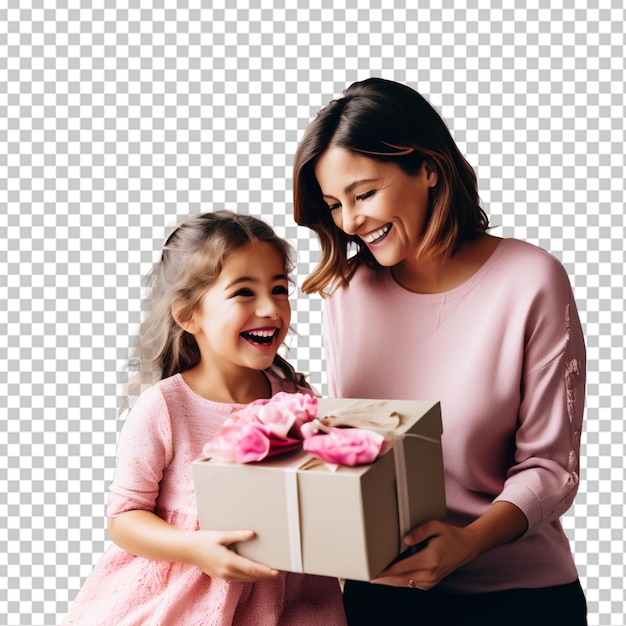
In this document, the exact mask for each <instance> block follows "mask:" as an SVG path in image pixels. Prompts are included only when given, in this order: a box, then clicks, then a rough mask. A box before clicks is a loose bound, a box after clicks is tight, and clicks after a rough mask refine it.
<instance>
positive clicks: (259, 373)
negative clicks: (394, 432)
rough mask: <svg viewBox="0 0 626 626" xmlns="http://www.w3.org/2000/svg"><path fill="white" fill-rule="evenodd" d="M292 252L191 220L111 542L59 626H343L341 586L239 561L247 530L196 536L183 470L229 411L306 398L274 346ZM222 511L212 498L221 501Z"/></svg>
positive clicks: (146, 337)
mask: <svg viewBox="0 0 626 626" xmlns="http://www.w3.org/2000/svg"><path fill="white" fill-rule="evenodd" d="M293 266H294V264H293V260H292V250H291V248H290V246H289V244H288V243H287V242H285V241H283V240H282V239H280V238H278V237H277V236H276V234H275V233H274V232H273V230H272V229H271V228H270V227H269V226H268V225H267V224H265V223H264V222H262V221H260V220H258V219H256V218H254V217H251V216H247V215H237V214H234V213H231V212H228V211H218V212H215V213H206V214H202V215H196V216H192V217H190V218H188V219H187V220H185V221H184V222H183V223H182V224H181V225H180V226H179V227H178V228H177V229H176V230H175V231H174V232H173V233H172V235H171V236H170V237H169V239H168V240H167V242H166V244H165V247H164V248H163V253H162V256H161V260H160V262H159V263H158V264H157V265H156V267H155V269H154V271H153V273H152V276H151V277H152V289H151V294H150V297H149V304H150V307H149V312H148V314H147V317H146V320H145V323H144V324H143V327H142V333H141V337H140V342H139V345H138V348H137V354H138V356H139V358H140V359H141V373H142V374H143V375H144V377H145V376H146V375H149V374H150V373H154V372H156V374H157V376H158V378H160V379H161V380H160V381H159V382H157V383H156V384H154V385H153V386H152V387H151V388H149V389H148V390H146V391H145V392H144V393H143V394H142V395H141V397H140V398H139V399H138V400H137V403H136V404H135V406H134V407H133V408H132V410H131V412H130V413H129V415H128V418H127V420H126V422H125V424H124V428H123V431H122V433H121V436H120V441H119V447H118V466H117V470H116V474H115V478H114V480H113V483H112V485H111V488H110V496H109V502H108V509H107V516H108V526H109V532H110V534H111V537H112V539H113V541H114V544H115V545H112V546H111V548H110V549H109V550H108V551H107V553H106V554H105V555H104V557H103V558H102V559H101V560H100V562H99V563H98V564H97V566H96V567H95V569H94V571H93V572H92V574H91V576H90V577H89V578H88V579H87V581H86V582H85V584H84V585H83V587H82V589H81V591H80V592H79V594H78V596H77V597H76V600H75V602H74V603H73V605H72V606H71V608H70V611H69V613H68V615H67V618H66V620H65V622H64V623H65V624H68V625H69V624H80V625H81V626H85V625H87V624H102V625H105V624H106V625H111V624H115V625H116V626H130V625H142V626H147V625H157V624H158V625H163V626H165V625H185V626H192V625H195V624H197V625H203V626H206V625H223V626H226V625H230V624H242V625H246V626H248V625H251V624H259V625H260V624H262V625H268V626H269V625H273V624H277V625H278V624H280V625H281V626H283V625H288V624H293V625H294V626H296V625H298V626H301V625H302V624H328V625H330V624H338V625H343V624H345V618H344V613H343V607H342V600H341V590H340V587H339V582H338V581H337V580H336V579H331V578H324V577H318V576H308V575H303V574H292V573H285V572H278V571H275V570H273V569H270V568H269V567H266V566H264V565H261V564H259V563H255V562H253V561H250V560H248V559H246V558H243V557H241V556H239V555H238V554H237V553H236V551H235V550H234V549H232V547H231V546H232V544H236V543H237V542H240V541H248V540H250V539H252V538H253V537H254V532H253V530H247V529H243V530H237V531H220V530H218V529H216V530H213V531H206V530H204V531H201V530H199V529H198V520H197V516H196V502H195V495H194V490H193V484H192V477H191V465H190V464H191V462H192V461H193V460H194V459H196V458H198V457H199V456H201V453H202V447H203V446H204V444H205V443H206V442H207V441H209V440H210V439H212V438H213V437H214V436H216V435H217V433H218V432H219V430H220V428H221V426H222V424H223V422H224V421H225V420H226V418H227V417H228V416H229V415H230V414H231V413H232V412H233V411H235V410H238V409H241V408H242V407H243V405H245V404H247V403H249V402H251V401H252V400H255V399H257V398H267V397H271V396H272V395H274V394H275V393H276V392H278V391H281V390H283V391H290V392H296V391H305V392H308V393H311V391H310V389H309V388H308V386H307V385H306V383H305V381H304V379H303V377H302V376H301V375H299V374H297V373H296V372H295V371H294V370H293V368H292V367H291V366H290V365H289V364H288V363H287V362H286V361H285V360H284V359H283V358H281V357H280V356H279V355H278V354H277V351H278V349H279V347H280V346H281V344H282V343H283V340H284V339H285V336H286V335H287V332H288V330H289V323H290V316H291V310H290V305H289V299H288V295H289V273H290V271H291V270H292V269H293ZM217 504H218V503H216V505H217Z"/></svg>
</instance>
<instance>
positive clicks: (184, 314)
mask: <svg viewBox="0 0 626 626" xmlns="http://www.w3.org/2000/svg"><path fill="white" fill-rule="evenodd" d="M171 311H172V317H173V318H174V321H175V322H176V323H177V324H178V325H179V326H180V327H181V328H182V329H183V330H185V331H187V332H188V333H189V334H190V335H195V334H196V333H197V332H198V330H199V329H198V324H196V321H195V315H194V314H193V313H190V312H189V306H188V305H187V304H186V303H185V302H183V301H182V300H176V301H174V302H173V303H172V306H171Z"/></svg>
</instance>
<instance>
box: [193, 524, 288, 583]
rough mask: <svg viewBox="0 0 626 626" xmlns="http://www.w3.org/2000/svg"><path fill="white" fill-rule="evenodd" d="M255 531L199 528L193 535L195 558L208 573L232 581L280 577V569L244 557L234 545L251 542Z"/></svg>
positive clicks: (194, 561) (251, 580)
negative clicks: (236, 550)
mask: <svg viewBox="0 0 626 626" xmlns="http://www.w3.org/2000/svg"><path fill="white" fill-rule="evenodd" d="M254 536H255V534H254V532H253V531H252V530H223V531H220V530H198V531H196V532H195V533H194V536H193V538H192V541H191V543H192V546H191V548H192V555H193V556H192V559H193V563H194V564H195V565H197V566H198V567H199V568H200V569H201V570H202V571H203V572H204V573H205V574H208V575H209V576H211V577H212V578H223V579H224V580H228V581H237V582H254V581H256V580H262V579H264V578H273V577H275V576H278V573H279V572H278V571H277V570H275V569H272V568H271V567H267V566H266V565H262V564H260V563H257V562H256V561H251V560H250V559H247V558H245V557H243V556H240V555H239V554H237V553H236V552H235V550H234V549H233V548H231V547H230V546H231V545H232V544H234V543H238V542H240V541H249V540H250V539H253V538H254Z"/></svg>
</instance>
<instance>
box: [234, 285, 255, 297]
mask: <svg viewBox="0 0 626 626" xmlns="http://www.w3.org/2000/svg"><path fill="white" fill-rule="evenodd" d="M253 295H254V292H253V291H252V289H248V288H247V287H244V288H243V289H239V290H238V291H236V292H235V296H243V297H250V296H253Z"/></svg>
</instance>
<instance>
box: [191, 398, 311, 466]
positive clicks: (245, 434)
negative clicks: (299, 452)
mask: <svg viewBox="0 0 626 626" xmlns="http://www.w3.org/2000/svg"><path fill="white" fill-rule="evenodd" d="M316 415H317V398H315V397H314V396H309V395H308V394H304V393H287V392H280V393H277V394H276V395H275V396H273V397H272V398H269V399H261V400H255V401H254V402H251V403H250V404H248V405H247V406H245V407H244V408H243V409H241V410H240V411H238V412H237V413H233V416H232V417H231V418H229V419H227V420H226V422H224V425H223V427H222V430H221V431H220V433H219V435H218V436H217V437H216V438H215V439H214V440H213V441H210V442H209V443H207V444H206V445H205V446H204V449H203V453H204V454H205V456H207V457H218V458H220V459H224V460H227V461H231V462H237V463H250V462H253V461H260V460H262V459H264V458H267V457H270V456H274V455H275V454H282V453H283V452H288V451H290V450H295V449H297V448H299V447H300V446H301V444H302V441H301V440H302V434H301V432H300V427H301V426H302V424H304V423H306V422H308V421H311V420H312V419H313V418H315V417H316Z"/></svg>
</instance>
